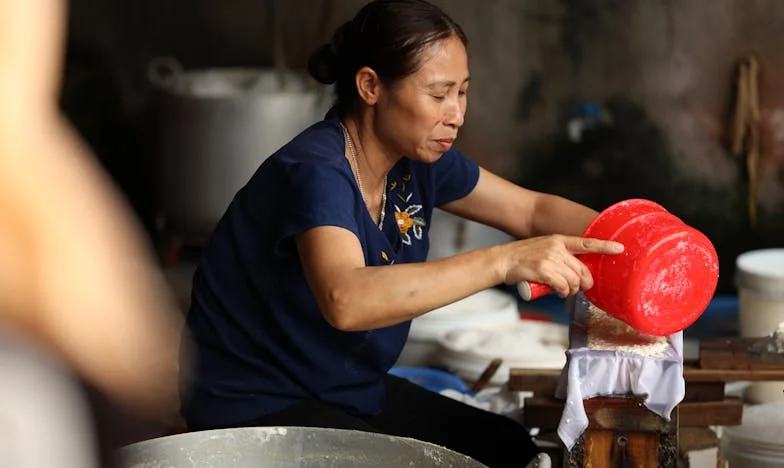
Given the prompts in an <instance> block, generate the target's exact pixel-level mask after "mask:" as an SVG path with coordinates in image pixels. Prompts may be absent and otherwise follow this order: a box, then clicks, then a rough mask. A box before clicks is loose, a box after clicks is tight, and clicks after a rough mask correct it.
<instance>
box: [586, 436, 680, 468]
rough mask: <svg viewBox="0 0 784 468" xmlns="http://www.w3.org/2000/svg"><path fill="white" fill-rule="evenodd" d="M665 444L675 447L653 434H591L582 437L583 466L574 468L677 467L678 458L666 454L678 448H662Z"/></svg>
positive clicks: (671, 442) (670, 442)
mask: <svg viewBox="0 0 784 468" xmlns="http://www.w3.org/2000/svg"><path fill="white" fill-rule="evenodd" d="M663 443H664V444H669V445H674V444H675V442H674V441H671V440H667V439H664V440H662V437H661V436H660V435H659V434H657V433H653V432H616V431H610V430H595V431H589V432H586V433H585V434H584V435H583V440H582V444H583V449H582V455H583V460H582V464H579V465H575V464H572V465H571V466H580V467H583V468H609V467H646V468H647V467H652V468H653V467H657V468H659V467H661V468H675V467H676V466H677V458H676V457H673V456H671V455H670V456H667V455H666V454H668V453H672V452H673V451H674V450H675V449H674V447H671V448H670V447H662V444H663ZM578 463H579V462H578Z"/></svg>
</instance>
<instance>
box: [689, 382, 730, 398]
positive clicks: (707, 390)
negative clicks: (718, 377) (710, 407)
mask: <svg viewBox="0 0 784 468" xmlns="http://www.w3.org/2000/svg"><path fill="white" fill-rule="evenodd" d="M724 389H725V383H724V382H686V393H685V395H684V397H683V401H684V402H692V401H722V400H724Z"/></svg>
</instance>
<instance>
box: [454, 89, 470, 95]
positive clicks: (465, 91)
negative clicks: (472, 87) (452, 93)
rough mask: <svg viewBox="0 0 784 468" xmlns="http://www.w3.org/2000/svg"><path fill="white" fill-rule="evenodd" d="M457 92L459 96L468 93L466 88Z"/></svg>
mask: <svg viewBox="0 0 784 468" xmlns="http://www.w3.org/2000/svg"><path fill="white" fill-rule="evenodd" d="M457 94H459V95H460V96H465V95H466V94H468V90H466V89H464V90H462V91H458V92H457Z"/></svg>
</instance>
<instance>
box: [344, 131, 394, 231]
mask: <svg viewBox="0 0 784 468" xmlns="http://www.w3.org/2000/svg"><path fill="white" fill-rule="evenodd" d="M340 127H341V128H342V129H343V135H344V136H345V138H346V144H347V145H348V152H349V153H350V154H351V160H352V161H354V167H356V168H357V185H358V186H359V193H360V194H361V195H362V200H364V201H365V204H366V205H367V203H368V201H367V197H366V196H365V189H364V187H363V186H362V175H361V174H360V173H359V161H357V150H356V148H355V147H354V139H353V138H351V134H350V133H349V132H348V128H346V126H345V125H344V124H343V122H341V123H340ZM386 205H387V176H384V191H383V192H382V193H381V213H379V215H378V228H379V229H382V228H383V226H384V215H385V214H386V209H385V207H386Z"/></svg>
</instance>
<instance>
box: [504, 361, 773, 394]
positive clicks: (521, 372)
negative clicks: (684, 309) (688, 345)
mask: <svg viewBox="0 0 784 468" xmlns="http://www.w3.org/2000/svg"><path fill="white" fill-rule="evenodd" d="M532 372H533V373H536V376H535V377H534V376H532V375H530V373H532ZM560 375H561V371H560V370H552V369H549V370H548V369H514V368H513V369H510V371H509V382H508V384H507V385H508V386H509V389H510V390H512V391H532V389H533V388H540V389H543V388H549V387H552V388H554V385H557V382H558V379H559V378H560ZM547 379H551V380H552V381H551V382H543V381H542V382H539V380H547ZM683 379H684V380H685V381H686V384H687V385H688V384H689V383H691V382H725V383H726V382H745V381H753V382H765V381H768V382H777V381H784V367H781V368H775V369H746V370H737V369H736V370H732V369H701V368H699V367H694V366H690V365H684V368H683ZM548 386H549V387H548ZM783 390H784V388H783Z"/></svg>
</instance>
